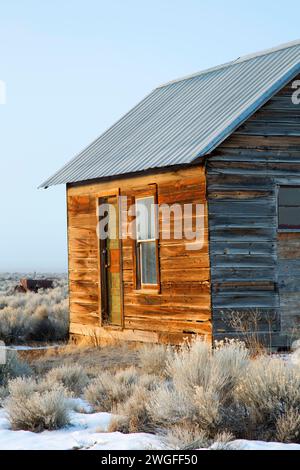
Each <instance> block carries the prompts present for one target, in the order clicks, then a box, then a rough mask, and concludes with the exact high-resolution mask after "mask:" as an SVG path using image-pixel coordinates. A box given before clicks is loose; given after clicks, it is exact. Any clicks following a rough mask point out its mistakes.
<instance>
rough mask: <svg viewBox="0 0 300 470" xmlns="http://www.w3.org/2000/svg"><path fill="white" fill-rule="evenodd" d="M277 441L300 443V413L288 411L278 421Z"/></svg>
mask: <svg viewBox="0 0 300 470" xmlns="http://www.w3.org/2000/svg"><path fill="white" fill-rule="evenodd" d="M276 440H278V441H280V442H300V411H299V410H296V409H293V408H292V409H290V410H287V411H286V412H285V413H284V414H283V415H282V416H280V417H279V418H278V419H277V421H276Z"/></svg>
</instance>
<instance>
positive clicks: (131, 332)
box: [67, 166, 211, 342]
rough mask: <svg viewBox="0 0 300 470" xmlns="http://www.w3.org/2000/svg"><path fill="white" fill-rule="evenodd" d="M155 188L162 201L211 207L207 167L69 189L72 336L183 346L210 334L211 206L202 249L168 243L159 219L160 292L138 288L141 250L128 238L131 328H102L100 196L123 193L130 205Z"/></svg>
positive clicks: (127, 320)
mask: <svg viewBox="0 0 300 470" xmlns="http://www.w3.org/2000/svg"><path fill="white" fill-rule="evenodd" d="M153 183H155V184H156V185H157V197H158V203H159V204H174V203H179V204H180V205H183V204H185V203H202V204H204V205H205V208H206V181H205V170H204V167H202V166H194V167H190V168H188V169H182V170H179V171H172V172H166V173H161V172H160V173H158V174H155V175H145V176H139V177H131V178H122V179H119V180H111V181H107V182H101V183H97V184H90V185H80V186H69V187H68V188H67V197H68V235H69V279H70V317H71V327H70V331H71V333H74V334H92V335H93V334H95V333H97V334H99V335H100V336H103V337H108V336H114V337H116V336H117V337H119V338H124V339H133V340H137V341H138V340H142V341H143V340H144V341H172V342H173V341H175V342H177V341H179V340H182V338H183V337H185V336H188V335H189V334H191V333H193V334H195V333H197V334H203V335H207V336H208V337H210V335H211V309H210V282H209V278H210V269H209V255H208V230H207V214H206V209H205V243H204V246H203V248H202V249H201V250H197V251H187V250H186V249H185V242H186V240H176V239H174V237H173V238H171V240H162V233H161V230H162V224H161V220H160V242H159V264H160V281H161V282H160V292H153V293H149V292H148V293H145V292H143V291H138V290H136V289H135V283H134V245H133V243H132V240H130V239H128V240H123V241H122V263H123V276H122V277H123V294H124V300H123V302H124V306H123V308H124V329H123V330H121V329H119V330H116V329H113V328H109V327H105V328H103V327H100V314H99V311H100V310H99V305H100V289H99V281H100V273H99V268H98V240H97V235H96V195H97V194H99V192H101V194H103V195H105V192H106V191H107V192H108V193H109V192H110V191H112V190H119V191H120V195H121V196H127V197H128V199H129V200H130V198H132V197H133V196H134V195H135V194H136V191H140V190H141V189H143V188H145V189H146V188H147V187H148V185H150V184H153ZM121 218H122V214H121Z"/></svg>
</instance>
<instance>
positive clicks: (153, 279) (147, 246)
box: [140, 242, 157, 284]
mask: <svg viewBox="0 0 300 470" xmlns="http://www.w3.org/2000/svg"><path fill="white" fill-rule="evenodd" d="M140 245H141V265H142V266H141V267H142V283H143V284H156V283H157V276H156V243H155V242H148V243H141V244H140Z"/></svg>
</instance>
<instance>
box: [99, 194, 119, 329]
mask: <svg viewBox="0 0 300 470" xmlns="http://www.w3.org/2000/svg"><path fill="white" fill-rule="evenodd" d="M99 204H106V206H105V207H107V210H106V211H105V214H104V217H105V221H106V227H105V232H106V234H107V236H106V238H105V239H101V237H100V240H99V243H100V271H101V272H100V276H101V279H100V280H101V320H102V324H103V325H105V324H106V325H115V326H122V324H123V312H122V310H123V309H122V283H121V246H120V238H119V223H120V220H119V219H120V211H119V204H118V196H117V195H114V196H107V197H102V198H101V199H99Z"/></svg>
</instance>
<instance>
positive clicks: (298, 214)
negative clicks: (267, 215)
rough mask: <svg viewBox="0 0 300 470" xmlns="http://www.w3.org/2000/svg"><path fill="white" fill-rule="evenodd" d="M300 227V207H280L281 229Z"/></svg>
mask: <svg viewBox="0 0 300 470" xmlns="http://www.w3.org/2000/svg"><path fill="white" fill-rule="evenodd" d="M280 227H281V228H285V227H286V228H288V227H290V228H293V227H294V228H299V227H300V207H279V228H280Z"/></svg>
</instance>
